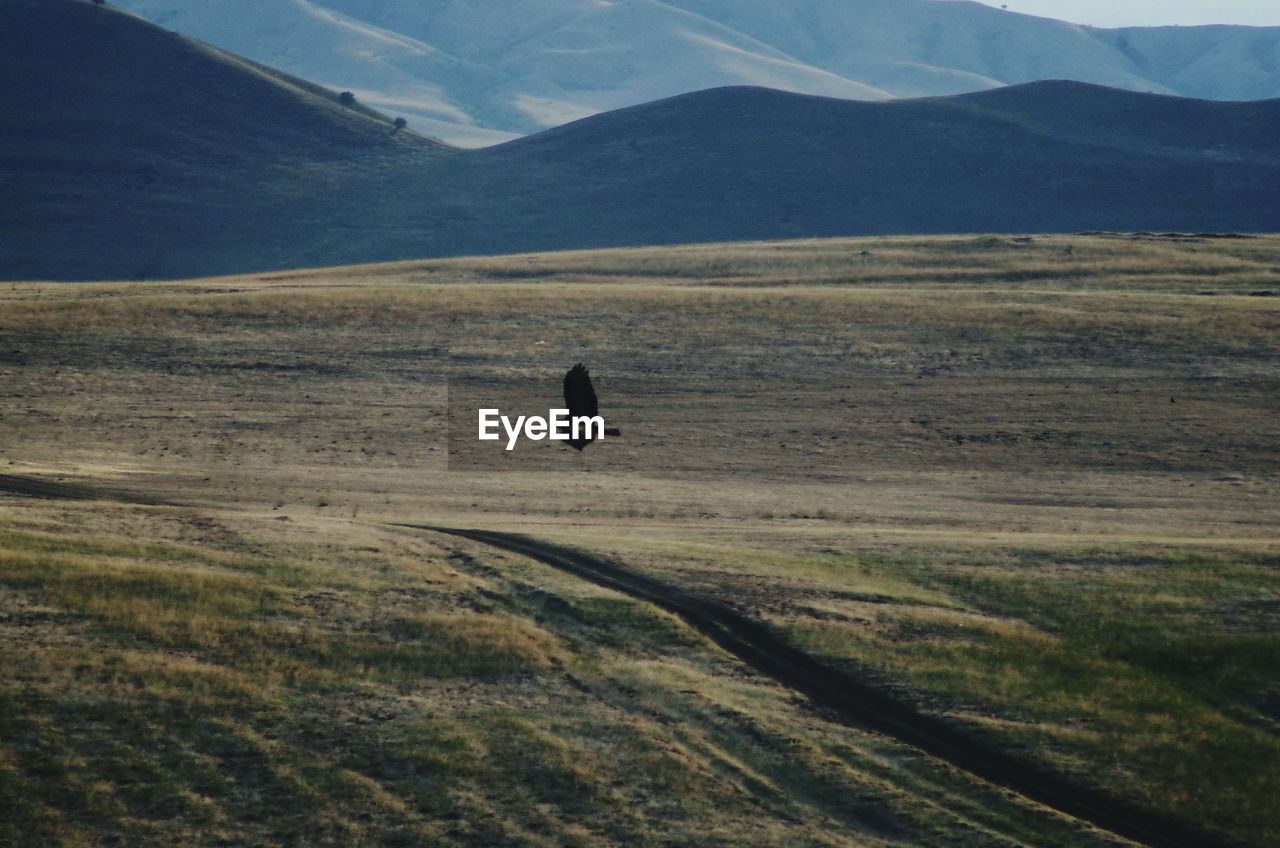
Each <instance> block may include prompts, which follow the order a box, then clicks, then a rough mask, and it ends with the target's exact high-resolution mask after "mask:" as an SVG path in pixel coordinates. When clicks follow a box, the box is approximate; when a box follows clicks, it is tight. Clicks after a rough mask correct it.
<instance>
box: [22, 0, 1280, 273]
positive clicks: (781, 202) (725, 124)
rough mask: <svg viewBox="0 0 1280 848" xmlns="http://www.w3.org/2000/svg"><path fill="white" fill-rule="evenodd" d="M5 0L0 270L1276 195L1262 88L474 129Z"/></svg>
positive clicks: (94, 13)
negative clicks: (472, 145)
mask: <svg viewBox="0 0 1280 848" xmlns="http://www.w3.org/2000/svg"><path fill="white" fill-rule="evenodd" d="M7 9H8V10H9V15H8V19H7V26H6V28H5V29H4V30H3V31H2V32H0V73H3V74H4V75H5V78H7V79H14V80H17V81H18V83H19V84H18V85H17V86H15V92H16V93H15V97H14V98H13V99H12V100H11V103H10V105H9V111H8V114H7V116H6V121H5V123H4V124H3V127H0V162H3V168H4V171H5V173H6V176H7V190H6V191H5V193H4V194H3V196H2V197H0V225H2V226H3V232H4V233H5V235H6V238H7V240H8V241H9V245H8V246H7V249H6V250H5V251H4V252H3V254H0V277H2V278H6V279H21V278H54V279H59V278H65V279H92V278H145V277H156V276H194V275H206V274H217V273H231V272H238V271H255V270H267V269H278V268H291V267H305V266H314V265H323V264H339V263H352V262H362V261H377V260H392V259H406V258H418V257H429V256H445V255H458V254H464V253H507V252H512V251H519V250H552V249H562V248H574V247H597V246H624V245H638V244H664V243H679V242H696V241H717V240H743V239H766V238H779V237H797V236H798V237H807V236H821V235H856V234H886V233H942V232H1013V231H1017V232H1055V231H1078V230H1092V229H1152V230H1155V229H1158V230H1173V229H1178V230H1254V231H1259V230H1270V229H1274V228H1275V226H1276V221H1278V220H1280V140H1277V138H1276V137H1275V135H1274V134H1273V133H1272V132H1270V130H1271V128H1273V127H1275V126H1277V125H1280V101H1259V102H1251V103H1215V102H1208V101H1192V100H1184V99H1178V98H1172V97H1164V96H1157V95H1141V94H1135V93H1129V92H1123V91H1117V90H1114V89H1107V88H1101V87H1097V86H1089V85H1084V84H1080V83H1061V82H1056V83H1055V82H1048V83H1035V84H1029V85H1026V86H1019V87H1012V88H1007V89H1000V90H996V91H991V92H985V93H978V94H973V95H963V96H955V97H949V98H936V99H918V100H905V101H889V102H884V103H860V102H853V101H847V100H838V99H831V98H820V97H811V96H804V95H795V94H787V93H782V92H778V91H773V90H767V89H760V88H746V87H735V88H723V89H715V90H710V91H705V92H698V93H694V94H688V95H681V96H679V97H675V98H670V99H667V100H662V101H657V102H654V103H649V104H645V105H642V106H637V107H633V108H630V109H625V110H618V111H615V112H611V113H606V114H603V115H597V116H593V117H590V118H587V119H583V120H581V121H578V122H575V123H572V124H569V125H566V126H563V127H558V128H555V129H553V130H549V131H546V132H543V133H540V134H538V135H536V136H531V137H529V138H525V139H519V140H516V141H513V142H509V143H507V144H503V145H498V146H495V147H489V148H484V149H481V150H472V151H466V150H458V149H454V148H449V147H445V146H442V145H440V144H437V143H435V142H432V141H430V140H428V139H425V138H422V137H419V136H415V135H413V134H412V133H406V132H394V131H393V128H392V127H391V126H390V125H389V124H388V123H387V122H386V119H385V118H382V117H381V116H379V115H377V113H372V112H369V111H368V110H362V109H360V108H347V107H344V106H342V105H341V104H340V103H339V102H338V101H337V98H336V95H334V94H333V93H332V92H329V91H327V90H324V89H320V88H317V87H315V86H310V85H308V84H305V83H302V82H301V81H296V80H291V79H289V78H285V77H281V76H279V75H275V74H273V73H271V72H268V71H265V70H263V69H261V68H260V67H258V66H255V65H252V64H251V63H246V62H244V61H243V60H239V59H237V58H235V57H233V56H229V55H228V54H224V53H220V52H218V51H215V50H211V49H209V48H207V47H205V46H203V45H200V44H198V43H195V42H191V41H188V40H185V39H183V38H180V37H176V36H174V35H172V34H171V33H168V32H167V31H164V30H161V29H158V28H156V27H154V26H151V25H149V24H146V23H144V22H142V21H140V20H138V19H135V18H132V17H129V16H127V15H123V14H120V13H118V12H115V11H113V10H110V9H106V8H100V7H94V6H92V5H90V4H89V3H85V2H80V1H79V0H44V2H36V0H11V2H10V4H9V5H8V7H7ZM90 69H91V70H90ZM49 104H57V106H56V107H51V106H50V105H49Z"/></svg>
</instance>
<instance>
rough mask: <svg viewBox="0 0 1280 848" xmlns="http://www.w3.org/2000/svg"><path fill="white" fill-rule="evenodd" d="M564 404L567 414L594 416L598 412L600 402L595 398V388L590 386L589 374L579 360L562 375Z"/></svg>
mask: <svg viewBox="0 0 1280 848" xmlns="http://www.w3.org/2000/svg"><path fill="white" fill-rule="evenodd" d="M564 405H565V406H566V407H568V408H569V415H570V416H571V417H574V418H577V417H579V416H584V415H585V416H589V417H594V416H596V415H599V414H600V403H599V401H597V400H596V390H595V389H594V388H592V387H591V375H590V374H588V373H587V369H586V368H584V367H583V365H582V363H581V362H579V363H578V364H577V365H575V366H573V367H572V368H570V369H569V373H567V374H565V375H564Z"/></svg>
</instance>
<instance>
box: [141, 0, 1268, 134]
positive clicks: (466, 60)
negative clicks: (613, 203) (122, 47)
mask: <svg viewBox="0 0 1280 848" xmlns="http://www.w3.org/2000/svg"><path fill="white" fill-rule="evenodd" d="M120 4H121V5H122V6H124V7H125V8H128V9H130V10H132V11H134V12H136V13H137V14H139V15H142V16H143V17H145V18H147V19H148V20H151V21H154V22H157V23H160V24H162V25H163V26H165V27H168V28H171V29H176V30H178V31H180V32H182V33H185V34H188V35H192V36H195V37H197V38H201V39H203V40H205V41H208V42H210V43H211V44H215V45H217V46H219V47H221V48H224V49H227V50H232V51H234V52H236V53H238V54H241V55H244V56H248V57H250V58H252V59H255V60H257V61H259V62H264V63H266V64H269V65H271V66H273V67H278V68H282V69H284V70H287V71H289V72H291V73H293V74H296V75H299V76H302V77H305V78H307V79H314V80H316V81H318V82H321V83H324V84H325V85H329V86H333V87H336V88H340V89H351V90H353V91H356V92H357V94H359V95H360V96H361V98H362V99H363V100H365V101H367V102H369V103H371V104H373V105H375V106H376V107H378V108H380V109H384V110H388V111H391V112H393V113H395V114H403V115H406V116H407V117H408V118H409V120H410V122H411V124H412V126H413V127H414V128H415V129H418V130H419V131H421V132H424V133H427V134H431V135H434V136H437V137H439V138H442V139H444V140H446V141H448V142H450V143H451V144H456V145H460V146H468V147H473V146H482V145H486V144H494V143H498V142H500V141H505V140H510V139H511V138H513V137H514V136H517V135H523V134H528V133H532V132H537V131H539V130H542V129H546V128H548V127H551V126H556V125H559V124H563V123H566V122H568V121H571V120H575V119H577V118H582V117H586V116H587V115H591V114H595V113H599V112H604V111H609V110H612V109H618V108H622V107H626V106H633V105H638V104H640V103H644V102H648V101H651V100H657V99H661V98H664V97H669V96H674V95H677V94H682V93H687V92H690V91H695V90H700V89H706V88H713V87H723V86H730V85H753V86H761V87H768V88H777V89H782V90H786V91H793V92H797V93H804V94H817V95H823V96H831V97H842V98H850V99H857V100H881V99H886V98H890V97H921V96H937V95H946V94H958V93H965V92H973V91H980V90H985V89H989V88H995V87H999V86H1003V85H1015V84H1020V83H1025V82H1034V81H1038V80H1042V79H1071V80H1077V81H1082V82H1091V83H1095V84H1100V85H1107V86H1113V87H1118V88H1125V89H1129V90H1133V91H1144V92H1155V93H1162V94H1172V95H1179V96H1188V97H1201V98H1209V99H1222V100H1251V99H1265V98H1273V97H1280V27H1243V26H1204V27H1138V28H1124V29H1097V28H1094V27H1088V26H1081V25H1078V24H1076V23H1068V22H1064V21H1056V20H1050V19H1047V18H1039V17H1033V16H1028V15H1021V14H1015V13H1012V12H1007V11H1003V10H1000V9H994V8H991V7H990V6H985V5H982V4H979V3H969V2H940V0H792V2H788V3H777V2H764V0H666V2H657V0H625V2H598V0H486V2H484V3H468V2H459V0H443V1H442V2H432V3H423V2H420V0H203V2H200V3H190V2H186V0H121V3H120Z"/></svg>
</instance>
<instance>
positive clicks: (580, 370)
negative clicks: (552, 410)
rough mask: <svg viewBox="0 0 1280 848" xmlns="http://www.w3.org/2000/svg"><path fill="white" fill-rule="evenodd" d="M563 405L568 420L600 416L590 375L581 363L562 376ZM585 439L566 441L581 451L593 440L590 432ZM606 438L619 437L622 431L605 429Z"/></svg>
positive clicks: (614, 428)
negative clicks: (567, 412)
mask: <svg viewBox="0 0 1280 848" xmlns="http://www.w3.org/2000/svg"><path fill="white" fill-rule="evenodd" d="M564 405H565V406H566V407H568V409H569V416H570V418H579V417H583V416H585V417H588V418H590V417H594V416H596V415H599V414H600V402H599V401H598V400H596V390H595V389H594V388H592V386H591V375H590V374H589V373H588V372H587V369H586V368H585V367H584V366H583V364H582V363H581V362H579V363H578V364H577V365H575V366H573V367H572V368H570V369H569V373H567V374H565V375H564ZM587 433H588V435H587V437H586V438H581V439H574V438H569V439H567V440H566V441H567V442H568V443H569V444H570V445H572V446H573V447H574V448H575V449H576V450H582V449H583V448H585V447H586V446H587V445H589V444H591V443H592V442H593V441H595V439H593V438H591V436H590V435H589V434H590V430H588V431H587ZM604 434H605V435H606V436H621V435H622V431H621V430H619V429H617V428H616V427H606V428H605V431H604Z"/></svg>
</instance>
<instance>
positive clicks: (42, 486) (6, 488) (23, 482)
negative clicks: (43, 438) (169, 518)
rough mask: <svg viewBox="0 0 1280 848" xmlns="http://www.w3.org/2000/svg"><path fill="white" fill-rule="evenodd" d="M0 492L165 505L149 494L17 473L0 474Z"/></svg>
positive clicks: (46, 497)
mask: <svg viewBox="0 0 1280 848" xmlns="http://www.w3.org/2000/svg"><path fill="white" fill-rule="evenodd" d="M0 492H8V493H10V494H14V495H25V496H26V497H29V498H45V499H48V500H61V501H122V502H124V503H134V504H143V505H148V506H165V505H166V502H165V501H162V500H160V499H158V498H153V497H150V496H149V495H141V494H137V493H135V492H126V491H124V490H122V489H107V488H100V487H97V486H85V485H82V484H79V483H55V482H54V481H52V480H41V479H40V478H38V477H22V476H19V475H17V474H0Z"/></svg>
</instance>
